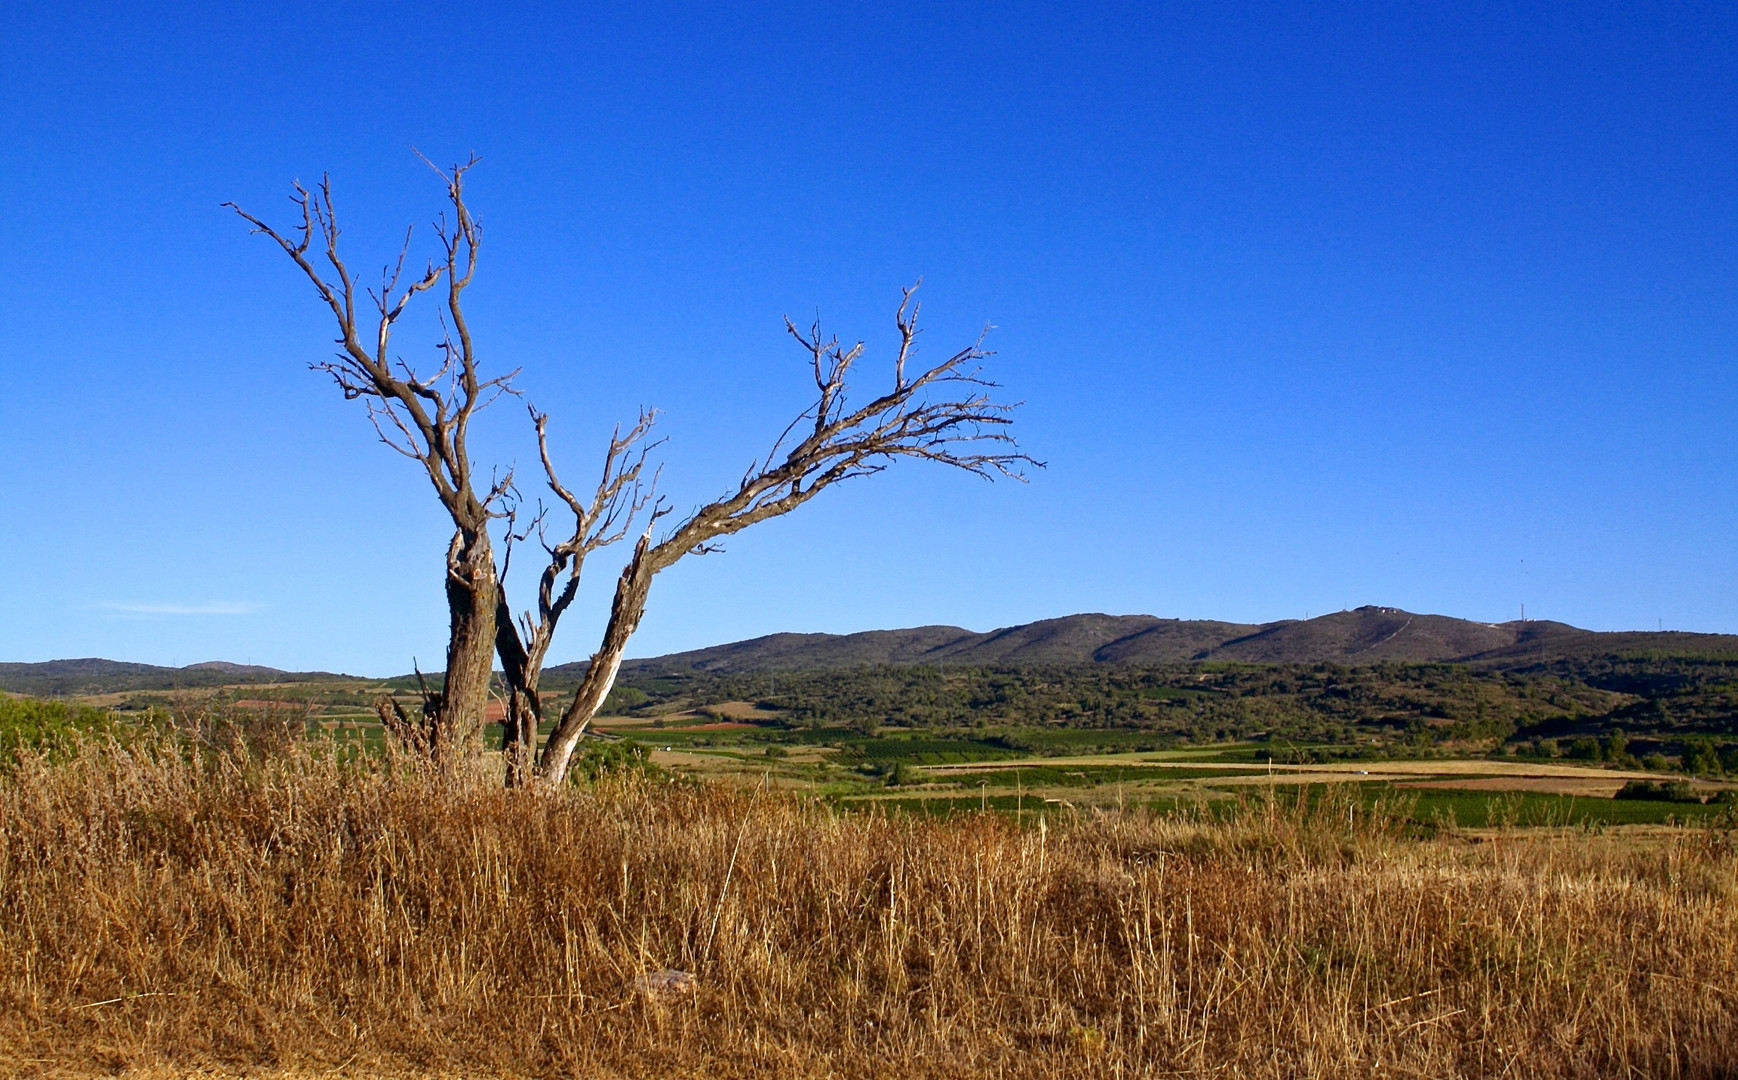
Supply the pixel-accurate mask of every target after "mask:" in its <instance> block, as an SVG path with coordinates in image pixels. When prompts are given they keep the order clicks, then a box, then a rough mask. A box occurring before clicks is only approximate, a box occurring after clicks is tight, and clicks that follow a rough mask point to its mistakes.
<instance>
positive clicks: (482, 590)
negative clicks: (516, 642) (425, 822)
mask: <svg viewBox="0 0 1738 1080" xmlns="http://www.w3.org/2000/svg"><path fill="white" fill-rule="evenodd" d="M446 592H447V611H448V616H449V634H448V637H447V673H446V682H445V684H444V685H443V686H442V687H441V696H440V704H439V707H438V708H437V709H436V710H435V716H436V719H435V721H434V723H433V725H432V727H433V731H432V735H433V741H434V746H433V749H434V752H435V754H436V756H437V757H442V756H450V755H452V754H454V753H455V752H464V751H467V750H477V749H481V746H482V735H483V725H484V723H485V722H486V720H487V717H488V708H489V683H490V681H491V680H492V679H493V677H494V667H495V664H494V661H495V609H496V607H497V606H498V605H499V604H500V595H501V590H500V585H499V583H498V582H497V581H496V579H495V553H494V550H493V548H492V547H491V546H490V544H489V534H488V533H487V532H486V531H481V530H479V531H477V532H474V533H464V532H461V533H457V534H455V535H454V536H453V544H452V547H451V548H450V549H449V553H448V557H447V576H446Z"/></svg>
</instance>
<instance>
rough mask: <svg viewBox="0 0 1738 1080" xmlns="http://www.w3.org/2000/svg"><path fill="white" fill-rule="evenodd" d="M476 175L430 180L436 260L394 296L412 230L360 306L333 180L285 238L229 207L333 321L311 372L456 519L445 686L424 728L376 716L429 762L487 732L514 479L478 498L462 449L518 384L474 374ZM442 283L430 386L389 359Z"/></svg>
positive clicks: (393, 706)
mask: <svg viewBox="0 0 1738 1080" xmlns="http://www.w3.org/2000/svg"><path fill="white" fill-rule="evenodd" d="M424 161H425V162H426V161H427V159H426V158H425V159H424ZM475 164H476V159H475V158H472V159H471V160H470V161H468V162H466V163H465V164H463V165H454V166H453V167H452V168H451V169H450V170H447V171H444V172H443V171H441V170H439V169H436V171H437V172H440V174H441V176H442V178H443V180H444V182H445V184H446V188H447V200H448V201H449V202H450V203H451V204H452V207H451V211H452V218H451V219H450V220H448V219H446V218H445V216H444V215H443V217H442V219H441V220H440V221H438V222H437V223H436V225H435V235H436V237H437V239H438V240H439V242H440V247H441V250H442V257H441V258H439V259H436V260H430V262H429V263H428V266H427V269H426V270H425V271H424V272H423V274H422V275H421V276H420V277H418V278H416V279H415V280H414V281H411V282H408V283H406V284H404V285H402V286H401V285H400V278H401V275H402V272H403V270H404V264H405V259H406V257H407V255H408V254H409V250H410V239H411V234H410V231H409V230H407V231H406V232H405V238H404V246H403V247H402V248H401V249H400V251H399V253H398V258H397V260H396V262H394V263H391V264H389V265H387V266H386V267H385V268H384V269H383V270H382V271H381V280H380V286H379V288H378V289H377V290H376V289H366V288H364V289H360V291H361V292H363V293H365V294H366V299H364V298H363V297H362V296H359V295H358V292H359V286H358V283H357V279H356V277H355V276H354V275H353V274H352V273H351V271H350V269H349V268H348V267H347V266H346V265H345V263H344V260H343V259H342V258H340V257H339V255H338V236H339V229H338V217H337V213H336V211H335V210H334V208H333V204H332V184H331V179H330V177H323V178H322V179H321V181H320V184H319V186H318V188H317V189H316V190H314V191H309V190H308V189H307V188H304V187H303V186H302V185H301V184H297V185H295V194H294V195H293V196H291V201H292V202H294V203H295V204H296V206H297V207H298V209H299V210H300V212H301V219H302V220H301V222H300V223H299V224H298V225H296V226H294V227H292V228H290V229H289V230H287V231H286V232H279V231H278V230H277V229H274V228H273V227H272V226H270V225H267V224H266V223H265V222H264V221H262V220H260V219H259V218H257V217H255V216H254V215H252V214H250V213H248V212H247V211H245V210H243V209H241V208H240V207H239V206H237V205H235V204H234V203H225V204H224V205H225V206H226V207H228V208H229V209H231V210H234V211H235V212H236V213H237V214H239V215H241V217H242V218H243V219H245V220H246V221H247V222H248V223H249V224H250V225H252V226H253V232H255V233H261V234H264V235H265V236H268V237H270V238H271V239H272V240H274V241H276V242H277V244H278V246H279V247H280V248H282V249H283V250H284V253H285V254H287V255H288V256H289V257H290V258H291V259H292V260H293V261H294V262H295V264H296V265H297V266H298V267H300V268H301V270H302V273H304V274H305V275H307V278H308V280H309V281H311V282H312V283H313V285H314V288H315V290H316V292H318V294H319V296H320V299H321V300H322V301H323V302H324V303H325V304H326V306H327V307H328V308H329V309H331V312H332V315H333V317H334V318H335V319H336V320H337V324H338V338H337V343H338V352H337V356H336V358H334V359H332V360H327V361H323V362H319V363H315V364H312V365H310V366H311V367H312V368H313V369H314V370H316V371H321V372H324V373H325V374H327V375H329V376H331V378H332V380H333V382H335V383H336V384H337V385H338V388H339V390H341V391H342V392H343V394H344V397H345V399H346V400H350V401H354V400H361V401H362V402H363V403H364V404H365V405H366V406H367V409H368V418H369V420H370V421H371V422H372V423H373V425H374V431H375V433H376V434H377V435H378V436H379V437H380V441H381V442H383V443H385V444H386V445H387V446H390V447H392V448H393V449H394V450H396V451H398V452H399V453H401V454H403V455H404V456H406V457H408V458H411V459H412V460H414V461H416V462H418V463H419V464H421V466H422V468H423V470H424V472H426V473H427V475H428V478H429V482H430V483H432V484H433V485H434V489H435V494H436V495H437V496H438V497H439V499H440V501H441V505H442V506H443V507H445V508H446V511H447V514H448V515H449V516H450V517H451V519H452V523H453V535H452V540H451V542H450V543H449V544H448V545H447V554H446V575H445V588H446V596H447V609H448V612H449V615H450V620H449V634H448V639H447V657H446V679H445V681H444V682H443V683H442V685H441V686H440V688H439V689H428V688H426V687H425V689H424V692H423V708H422V715H421V716H420V717H412V716H409V715H407V714H406V713H405V711H404V710H403V709H402V708H400V707H399V706H398V705H397V703H396V702H391V701H383V702H382V703H381V707H380V715H381V719H382V720H383V721H384V722H385V723H386V724H387V726H388V727H389V728H391V729H393V730H394V731H395V732H396V733H397V734H398V735H399V736H400V737H401V738H403V739H404V740H405V741H406V742H407V743H408V744H410V745H412V746H416V747H420V748H422V749H424V750H426V751H427V752H428V753H430V754H431V755H433V756H435V757H436V758H440V757H442V756H445V755H446V754H447V752H448V751H449V749H452V748H456V747H457V746H459V745H462V744H464V743H467V742H471V741H474V740H475V739H476V738H477V737H479V736H480V734H481V732H482V727H483V722H484V716H485V710H486V707H487V704H488V698H489V684H490V681H491V678H492V671H491V669H492V668H493V657H494V652H495V616H496V610H497V608H498V607H499V598H500V585H499V582H498V579H497V575H496V571H495V554H494V550H493V548H492V546H491V544H490V538H489V527H490V522H491V520H492V519H494V518H495V517H496V516H497V509H496V506H497V504H498V503H499V501H500V500H501V499H502V497H503V496H504V495H505V494H506V493H507V492H508V491H509V490H510V489H511V485H512V477H511V474H509V475H508V476H506V477H504V478H500V479H495V480H492V481H491V482H490V483H489V484H488V485H487V486H486V487H485V486H483V485H482V484H481V482H480V481H479V480H478V478H477V476H476V474H475V472H474V470H473V468H472V463H471V458H470V454H469V451H468V449H467V447H466V439H467V436H468V434H469V430H470V422H471V418H472V416H474V415H475V414H476V412H477V410H478V409H481V408H483V407H484V406H486V405H487V404H488V403H489V402H490V401H492V400H494V398H495V397H497V396H498V395H500V394H501V393H508V392H511V391H512V380H513V377H514V375H516V374H517V372H516V371H515V372H508V373H507V374H504V375H499V376H496V377H494V378H487V379H486V378H483V377H482V376H481V375H480V374H479V372H478V366H477V354H476V349H475V346H474V344H473V343H472V340H471V331H470V327H469V326H468V325H467V324H466V322H465V315H464V311H463V309H462V305H461V300H462V297H463V293H464V291H465V289H466V287H467V286H469V285H470V283H471V278H472V276H473V275H474V274H475V273H476V269H477V249H478V246H479V243H480V241H481V239H482V233H481V227H480V226H479V224H478V222H477V220H476V219H475V218H473V217H472V216H471V213H470V211H469V210H467V209H466V207H465V200H464V178H465V173H466V171H467V170H469V169H470V168H471V166H472V165H475ZM430 167H431V168H433V166H432V165H431V166H430ZM322 264H323V265H322ZM443 283H444V285H445V294H446V295H445V297H444V304H443V305H442V310H441V314H440V323H441V326H442V329H443V331H444V334H443V340H442V342H441V344H440V345H439V349H440V351H441V353H442V357H441V363H440V365H439V368H438V370H436V371H434V372H433V373H432V374H429V375H426V376H424V375H419V374H418V373H417V372H416V371H415V370H414V369H413V368H411V367H410V366H409V365H408V364H406V363H405V362H404V361H403V360H397V361H394V360H393V358H391V357H390V356H389V355H388V348H389V346H390V343H391V338H392V332H393V329H394V326H395V324H396V323H397V322H398V320H399V319H400V318H401V317H402V316H403V315H404V313H405V309H406V307H407V305H409V304H410V302H411V300H412V299H413V298H414V297H416V296H417V295H418V294H420V293H425V292H430V291H432V290H435V289H436V288H437V287H438V286H441V285H442V284H443ZM365 307H366V308H367V309H369V310H368V311H367V314H366V315H364V314H363V311H362V309H363V308H365ZM364 322H367V323H370V324H371V325H368V326H364V325H363V324H364Z"/></svg>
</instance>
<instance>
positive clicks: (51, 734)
mask: <svg viewBox="0 0 1738 1080" xmlns="http://www.w3.org/2000/svg"><path fill="white" fill-rule="evenodd" d="M115 727H116V723H115V714H113V713H111V712H108V711H107V710H104V709H93V708H91V707H89V706H88V705H70V704H67V703H66V702H64V701H42V700H40V699H37V698H8V697H0V766H4V765H8V764H11V763H12V762H15V761H16V760H17V758H18V752H19V751H20V750H41V751H46V752H48V753H50V754H54V755H58V754H60V753H62V752H63V751H64V750H65V749H66V748H67V747H68V746H70V745H71V743H72V742H73V741H74V739H76V737H77V736H79V735H91V734H110V733H112V732H113V731H114V730H115Z"/></svg>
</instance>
